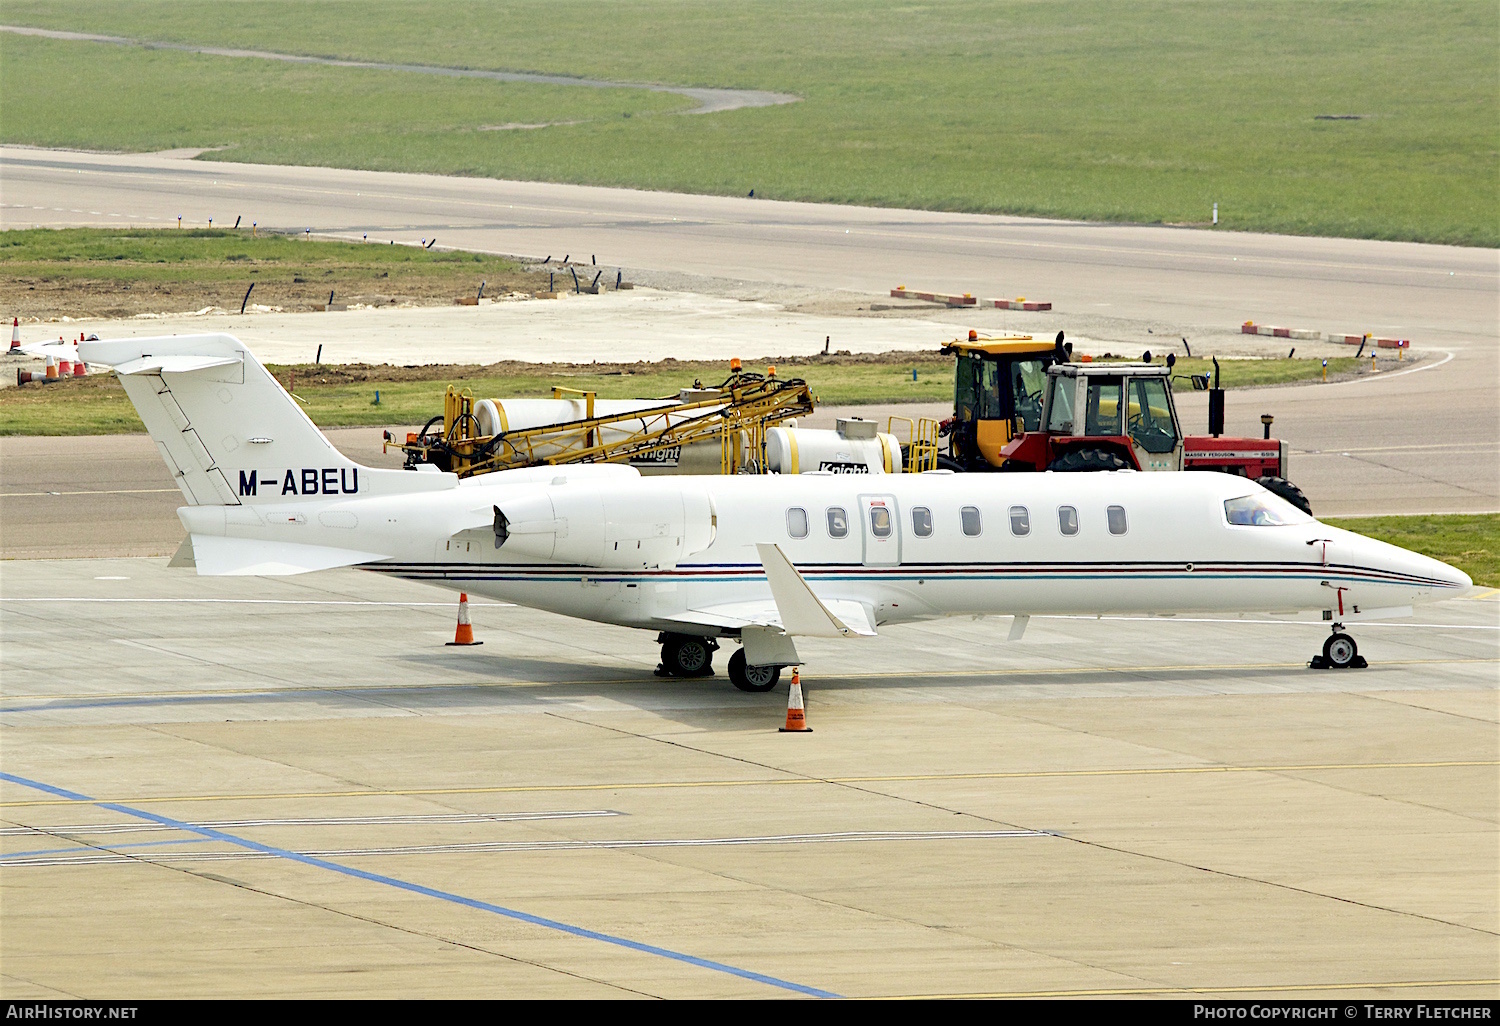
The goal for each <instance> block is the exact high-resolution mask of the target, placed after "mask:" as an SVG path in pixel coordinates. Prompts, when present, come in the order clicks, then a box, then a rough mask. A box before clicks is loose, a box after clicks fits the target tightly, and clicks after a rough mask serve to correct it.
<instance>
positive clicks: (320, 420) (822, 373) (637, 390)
mask: <svg viewBox="0 0 1500 1026" xmlns="http://www.w3.org/2000/svg"><path fill="white" fill-rule="evenodd" d="M1205 363H1206V362H1205V361H1201V360H1194V361H1188V360H1183V361H1181V362H1180V364H1179V368H1180V372H1181V373H1202V372H1203V370H1204V369H1205ZM1330 363H1338V364H1340V365H1341V366H1339V367H1338V368H1337V369H1338V370H1339V371H1348V370H1351V369H1355V368H1354V367H1353V366H1352V365H1354V363H1355V361H1354V360H1352V359H1348V358H1346V359H1342V360H1338V361H1330ZM1361 365H1362V362H1361ZM777 367H778V373H780V375H781V376H782V377H784V378H786V377H799V378H803V379H805V380H806V381H807V382H808V384H809V385H811V386H812V389H813V393H814V395H815V396H817V399H818V402H819V403H820V404H824V405H829V406H843V405H851V404H855V405H857V404H864V403H900V402H951V401H952V398H953V362H952V360H951V358H948V357H944V356H941V355H939V354H937V353H930V354H929V353H905V354H899V355H898V354H885V355H881V356H868V357H858V356H855V357H827V358H819V357H812V358H805V357H804V358H795V359H783V360H781V361H780V362H779V363H778V365H777ZM1223 367H1224V385H1225V387H1226V388H1244V387H1250V386H1253V385H1257V384H1273V383H1282V382H1285V381H1289V380H1309V379H1312V378H1315V377H1316V376H1317V375H1318V374H1320V373H1321V367H1320V362H1319V361H1317V360H1232V361H1226V362H1225V363H1224V364H1223ZM746 369H747V370H763V369H764V368H763V367H760V366H757V365H750V364H747V365H746ZM271 370H272V372H273V373H275V374H276V376H277V379H278V380H279V381H281V383H282V384H283V385H288V384H290V385H291V386H292V387H293V389H294V391H295V394H296V395H297V396H298V397H299V398H301V399H303V400H305V405H304V408H305V409H306V411H307V414H308V416H309V417H311V418H312V420H313V422H314V423H316V424H318V425H320V426H322V427H342V426H353V425H371V426H396V425H410V424H420V423H423V422H424V421H426V420H427V419H428V418H429V417H431V416H433V415H434V414H437V413H440V412H442V408H443V405H442V404H443V390H444V389H445V388H446V387H447V386H448V385H449V384H453V385H457V386H459V387H462V388H467V389H469V390H470V391H471V392H472V393H473V394H474V395H475V396H477V397H480V398H495V399H502V398H511V397H524V396H531V397H544V396H550V395H551V388H552V386H553V385H564V386H566V387H568V388H577V389H585V390H593V391H595V392H597V393H598V394H599V396H600V398H603V399H630V398H638V397H642V396H668V395H674V394H676V392H677V390H678V389H680V388H685V387H687V386H689V385H692V384H693V383H694V381H702V382H703V383H704V384H705V385H717V384H718V383H719V382H721V381H723V380H724V378H725V377H726V376H727V373H728V369H727V368H726V367H725V366H724V364H722V363H717V362H714V363H692V362H683V361H676V360H664V361H662V362H660V363H652V364H645V363H641V364H617V365H611V364H528V363H506V364H494V365H490V366H487V367H480V366H424V367H390V366H376V367H367V366H361V365H354V366H314V365H311V364H304V365H301V366H296V367H272V368H271ZM913 370H915V371H916V380H913V378H912V372H913ZM377 391H379V393H380V404H379V405H375V403H374V399H375V393H376V392H377ZM144 430H145V428H144V426H143V425H142V424H141V422H140V419H139V418H138V417H137V416H136V414H135V408H134V407H133V406H131V405H130V401H129V400H128V399H126V398H125V392H124V390H123V389H122V388H121V387H120V385H119V382H118V381H116V380H115V377H114V375H112V374H100V375H97V376H93V377H88V378H83V379H79V380H70V381H66V382H63V383H61V384H54V385H28V386H26V387H24V388H5V389H0V435H97V434H115V433H119V432H128V431H144Z"/></svg>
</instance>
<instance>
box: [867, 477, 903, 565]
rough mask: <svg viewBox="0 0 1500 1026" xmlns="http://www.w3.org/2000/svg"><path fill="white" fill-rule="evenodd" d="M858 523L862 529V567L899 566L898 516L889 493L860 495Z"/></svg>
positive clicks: (894, 500)
mask: <svg viewBox="0 0 1500 1026" xmlns="http://www.w3.org/2000/svg"><path fill="white" fill-rule="evenodd" d="M859 511H860V517H859V519H860V523H861V524H862V525H863V527H862V530H863V532H864V540H865V547H864V553H865V555H864V563H865V566H899V565H900V563H901V517H900V516H898V515H897V514H898V510H897V509H896V498H895V496H892V495H861V496H860V497H859Z"/></svg>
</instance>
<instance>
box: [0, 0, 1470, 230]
mask: <svg viewBox="0 0 1500 1026" xmlns="http://www.w3.org/2000/svg"><path fill="white" fill-rule="evenodd" d="M4 18H5V20H6V21H7V22H9V23H12V24H26V25H37V26H44V27H50V28H62V29H71V30H80V31H91V32H100V33H108V34H115V35H123V36H128V37H131V38H136V39H143V40H163V41H178V42H191V43H203V44H211V45H216V46H239V47H247V48H249V47H254V48H260V49H268V50H278V51H283V52H297V53H305V54H314V55H325V56H336V57H349V58H361V59H372V60H384V61H404V62H412V63H422V64H430V65H446V66H467V67H484V68H494V69H503V70H515V71H541V72H551V73H562V74H574V75H590V76H597V77H600V78H606V79H611V80H617V81H634V82H661V83H670V84H675V85H709V86H723V87H740V88H760V89H773V90H778V91H782V92H790V93H795V94H797V95H799V96H801V97H803V100H802V102H800V103H796V104H791V105H788V106H781V107H770V108H761V109H747V110H738V111H733V112H729V113H721V114H714V115H707V116H688V117H666V116H659V115H662V114H665V113H667V112H669V111H671V110H676V109H681V107H682V106H683V104H684V102H685V101H683V100H682V98H681V97H677V96H672V95H663V94H653V93H646V92H643V91H641V90H605V91H595V90H589V89H581V88H565V87H555V86H534V85H525V86H522V85H511V84H500V83H487V82H477V81H472V80H452V79H441V78H432V77H429V76H422V75H412V74H402V73H397V72H375V71H360V70H353V69H335V68H314V67H298V66H285V65H277V64H273V63H270V62H263V61H253V60H248V59H235V58H223V57H204V56H196V55H191V54H184V53H176V52H169V51H160V50H154V51H153V50H144V49H126V48H120V47H115V46H108V45H101V44H89V43H63V42H53V41H47V40H37V39H23V38H20V37H16V36H5V37H3V38H0V50H3V56H4V60H3V61H0V90H3V94H4V96H5V98H6V103H5V118H4V121H3V125H0V136H3V138H4V139H5V140H6V141H10V142H25V143H33V144H38V145H49V146H84V147H99V148H118V149H139V150H149V149H163V148H169V147H180V146H223V147H227V148H226V149H224V150H222V151H220V152H218V153H215V154H210V155H208V159H230V160H250V161H260V162H272V163H306V164H324V165H335V166H345V167H358V168H377V169H397V170H417V171H433V172H441V173H450V174H466V175H486V176H496V177H512V178H523V179H533V180H548V181H564V182H587V183H595V184H604V185H629V186H640V187H646V188H657V189H669V190H679V191H691V192H703V193H721V194H730V195H735V194H738V195H744V194H745V193H746V192H747V191H749V190H750V189H752V188H753V189H755V190H756V195H757V196H765V197H771V198H787V199H805V200H828V201H833V202H844V203H869V204H876V205H891V206H903V207H918V208H934V209H952V210H973V211H992V212H1010V213H1020V214H1045V215H1054V216H1065V217H1080V218H1089V219H1100V220H1123V221H1138V222H1168V223H1197V222H1205V221H1207V220H1208V217H1209V212H1210V207H1211V204H1212V203H1214V202H1218V203H1219V209H1220V217H1221V222H1222V225H1223V227H1225V228H1227V229H1232V230H1233V229H1239V230H1257V231H1274V232H1289V233H1300V234H1324V235H1341V236H1354V237H1369V238H1388V239H1416V240H1423V241H1432V242H1451V243H1459V244H1470V245H1496V244H1497V243H1500V119H1497V118H1496V116H1495V111H1496V106H1497V98H1500V85H1497V82H1500V8H1497V6H1496V5H1495V4H1494V3H1493V2H1490V0H1478V2H1470V0H1447V2H1432V3H1424V4H1421V5H1415V4H1412V3H1408V2H1398V0H1326V2H1321V3H1316V4H1306V3H1297V2H1292V0H1225V2H1222V3H1200V2H1194V0H1141V2H1136V3H1129V4H1120V3H1110V2H1108V0H1056V2H1054V0H1010V2H981V0H955V2H951V3H943V4H932V5H914V4H911V3H908V2H903V0H807V2H804V3H799V4H788V3H784V2H778V0H740V2H736V3H734V4H732V5H731V4H728V3H714V2H696V0H618V2H615V3H611V4H608V5H599V4H594V3H585V2H582V0H559V2H556V3H553V4H549V5H546V6H545V7H540V6H538V5H535V4H523V3H520V2H510V0H505V2H498V0H497V2H494V3H479V2H456V0H455V2H446V3H444V2H436V3H427V4H420V5H418V4H408V3H399V2H393V0H368V2H365V0H361V2H341V0H327V2H322V3H304V2H300V0H298V2H290V0H286V2H280V0H278V2H262V0H254V2H237V3H225V2H201V0H184V2H180V3H171V4H165V3H158V2H151V0H112V2H109V3H104V2H72V3H67V2H58V0H50V2H48V0H33V2H25V0H12V2H9V3H7V4H6V10H5V14H4ZM81 68H86V69H88V71H89V73H87V74H80V73H79V69H81ZM122 82H125V83H129V87H128V88H120V83H122ZM626 114H631V115H632V116H631V117H628V118H627V117H625V116H624V115H626ZM1319 115H1360V117H1359V118H1358V119H1355V120H1326V119H1320V118H1319ZM541 121H577V122H579V123H577V124H569V125H556V126H554V127H549V128H546V129H540V130H533V131H481V130H480V128H481V126H485V125H494V124H503V123H508V122H521V123H537V122H541Z"/></svg>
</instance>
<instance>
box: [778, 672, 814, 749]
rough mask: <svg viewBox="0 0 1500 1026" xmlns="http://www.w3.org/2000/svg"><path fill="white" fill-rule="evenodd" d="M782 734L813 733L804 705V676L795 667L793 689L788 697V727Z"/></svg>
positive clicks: (783, 728) (784, 728) (783, 729)
mask: <svg viewBox="0 0 1500 1026" xmlns="http://www.w3.org/2000/svg"><path fill="white" fill-rule="evenodd" d="M781 732H782V733H783V734H787V733H793V734H811V733H812V728H811V727H809V726H808V725H807V710H806V709H805V708H803V705H802V675H801V674H800V673H799V672H798V670H797V669H796V668H795V667H794V668H793V669H792V687H791V690H789V691H788V692H787V696H786V726H784V727H782V728H781Z"/></svg>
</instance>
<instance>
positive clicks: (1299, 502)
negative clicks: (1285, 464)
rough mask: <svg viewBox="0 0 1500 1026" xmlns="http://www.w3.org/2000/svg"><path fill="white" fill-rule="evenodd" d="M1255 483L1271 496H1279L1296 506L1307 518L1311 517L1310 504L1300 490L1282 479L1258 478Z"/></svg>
mask: <svg viewBox="0 0 1500 1026" xmlns="http://www.w3.org/2000/svg"><path fill="white" fill-rule="evenodd" d="M1255 483H1256V484H1258V485H1260V486H1261V487H1262V488H1264V489H1265V490H1266V491H1268V492H1270V493H1271V494H1272V495H1276V496H1279V497H1281V498H1283V499H1285V500H1286V501H1287V502H1290V503H1291V504H1292V505H1293V506H1296V507H1297V508H1298V509H1300V510H1301V511H1302V512H1304V513H1306V514H1307V515H1308V516H1312V503H1310V502H1308V501H1307V496H1306V495H1303V494H1302V489H1301V488H1298V487H1297V486H1296V485H1294V484H1292V483H1291V482H1290V481H1288V480H1287V479H1286V478H1284V477H1258V478H1256V479H1255Z"/></svg>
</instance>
